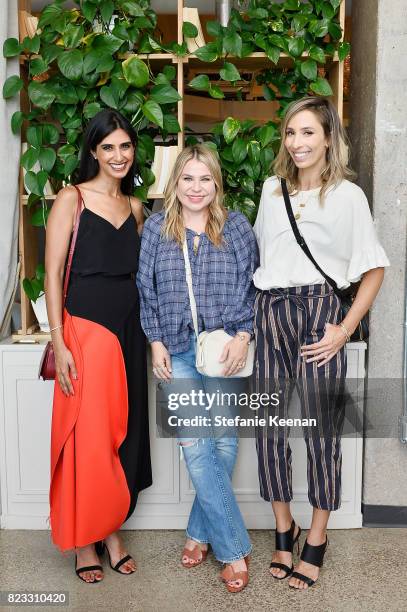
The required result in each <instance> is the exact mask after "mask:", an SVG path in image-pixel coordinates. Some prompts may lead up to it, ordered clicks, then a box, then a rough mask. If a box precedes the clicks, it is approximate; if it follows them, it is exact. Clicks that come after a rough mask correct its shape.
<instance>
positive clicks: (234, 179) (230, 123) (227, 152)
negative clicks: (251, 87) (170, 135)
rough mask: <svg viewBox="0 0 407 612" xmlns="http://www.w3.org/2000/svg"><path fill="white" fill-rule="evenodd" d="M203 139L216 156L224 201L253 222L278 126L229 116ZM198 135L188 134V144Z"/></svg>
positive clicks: (268, 169) (275, 140)
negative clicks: (223, 190)
mask: <svg viewBox="0 0 407 612" xmlns="http://www.w3.org/2000/svg"><path fill="white" fill-rule="evenodd" d="M212 132H213V135H212V136H211V138H210V139H209V140H207V141H206V142H205V144H206V145H208V146H210V147H212V148H213V149H215V150H216V151H217V153H218V156H219V161H220V164H221V168H222V175H223V182H224V187H225V205H226V207H227V208H229V209H231V210H238V211H240V212H242V213H243V214H245V215H246V216H247V218H248V219H249V220H250V222H251V223H254V221H255V218H256V212H257V205H258V202H259V200H260V195H261V189H262V185H263V181H264V180H265V179H266V178H267V177H268V176H270V166H271V163H272V161H273V159H274V157H275V153H276V151H277V148H278V143H279V133H278V126H277V124H276V123H274V122H272V121H269V122H268V123H266V124H265V125H262V126H258V125H256V122H255V121H252V120H246V121H239V120H238V119H234V118H233V117H228V118H227V119H225V121H224V122H222V123H218V124H216V125H215V126H214V127H213V130H212ZM196 141H197V139H196V137H194V136H189V137H188V139H187V143H188V144H193V143H194V142H196Z"/></svg>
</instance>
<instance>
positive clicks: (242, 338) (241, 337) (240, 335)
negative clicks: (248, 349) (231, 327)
mask: <svg viewBox="0 0 407 612" xmlns="http://www.w3.org/2000/svg"><path fill="white" fill-rule="evenodd" d="M247 333H249V332H247ZM236 336H237V337H238V338H239V340H240V341H241V342H244V341H245V339H246V338H245V337H244V335H243V334H242V333H240V334H239V332H237V333H236ZM249 345H250V338H249V340H248V341H247V346H249Z"/></svg>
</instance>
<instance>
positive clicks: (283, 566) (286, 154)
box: [254, 97, 389, 589]
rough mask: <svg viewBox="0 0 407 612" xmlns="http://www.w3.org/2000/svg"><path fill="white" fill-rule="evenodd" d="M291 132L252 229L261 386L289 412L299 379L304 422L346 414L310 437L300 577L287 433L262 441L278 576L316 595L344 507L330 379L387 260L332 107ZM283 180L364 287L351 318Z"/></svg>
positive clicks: (304, 111)
mask: <svg viewBox="0 0 407 612" xmlns="http://www.w3.org/2000/svg"><path fill="white" fill-rule="evenodd" d="M281 131H282V143H281V148H280V151H279V153H278V155H277V157H276V160H275V163H274V172H275V175H276V176H272V177H270V178H269V179H267V180H266V181H265V183H264V186H263V192H262V197H261V202H260V207H259V212H258V216H257V220H256V223H255V226H254V231H255V234H256V237H257V240H258V244H259V249H260V267H259V268H258V269H257V270H256V272H255V275H254V283H255V285H256V287H257V289H258V293H257V297H256V305H255V337H256V345H257V356H256V359H255V372H254V376H255V380H256V384H257V385H258V386H259V387H262V389H263V390H264V388H265V387H267V385H268V387H267V388H269V386H270V382H271V381H277V382H275V384H278V385H279V391H280V397H281V400H280V407H279V410H280V412H281V414H283V413H284V411H286V410H287V406H288V403H289V399H290V393H291V391H290V385H289V382H292V381H294V384H295V386H296V388H297V390H298V394H299V397H300V402H301V410H302V416H307V417H317V418H318V419H319V425H320V424H321V423H322V427H323V428H324V426H325V424H326V423H325V424H324V420H325V421H326V422H328V421H329V423H330V424H331V421H330V419H332V415H336V416H335V418H338V422H337V423H336V425H337V426H338V427H337V430H336V434H335V433H333V434H332V433H331V434H330V435H327V434H326V433H325V435H324V436H322V437H319V435H318V437H316V436H313V435H311V436H308V435H307V434H304V437H305V442H306V445H307V459H308V497H309V501H310V503H311V505H312V506H313V517H312V524H311V528H310V530H309V532H308V534H307V538H306V540H305V543H304V547H303V550H302V553H301V558H300V561H299V563H298V564H297V565H296V567H295V571H294V566H293V561H292V552H293V549H294V544H295V543H297V546H298V549H299V537H300V534H301V529H300V527H299V526H298V525H296V524H295V522H294V520H293V517H292V515H291V510H290V501H291V499H292V484H291V450H290V446H289V443H288V431H287V429H286V430H284V431H283V432H282V431H281V428H279V430H277V429H276V428H273V427H265V428H263V429H262V430H258V432H257V440H256V442H257V451H258V459H259V478H260V492H261V495H262V497H263V498H264V499H265V500H267V501H271V503H272V508H273V511H274V514H275V518H276V550H275V552H274V554H273V557H272V562H271V565H270V573H271V575H272V576H273V577H274V578H277V579H279V580H281V579H284V578H287V577H288V578H289V585H290V586H291V587H294V588H297V589H306V588H308V587H309V586H312V585H313V584H314V583H315V581H316V580H317V578H318V576H319V571H320V567H321V566H322V561H323V556H324V553H325V550H326V546H327V543H328V540H327V535H326V529H327V524H328V519H329V515H330V512H331V511H332V510H336V509H337V508H338V507H339V506H340V489H341V448H340V434H339V432H340V419H341V409H339V411H338V402H340V394H338V393H336V394H335V393H332V386H330V383H332V382H333V384H334V386H335V385H336V387H334V388H335V389H337V390H338V389H341V388H342V387H341V384H343V381H344V378H345V375H346V354H345V344H346V342H347V340H348V339H349V338H350V336H351V335H352V333H353V332H354V330H355V329H356V328H357V326H358V324H359V322H360V321H361V319H362V317H363V316H364V315H365V314H366V313H367V311H368V310H369V308H370V307H371V305H372V303H373V301H374V299H375V297H376V295H377V293H378V291H379V289H380V286H381V284H382V281H383V275H384V267H385V266H387V265H389V262H388V259H387V257H386V254H385V252H384V250H383V248H382V247H381V245H380V244H379V242H378V239H377V237H376V233H375V229H374V226H373V221H372V217H371V214H370V210H369V205H368V203H367V200H366V197H365V195H364V193H363V191H362V190H361V189H360V188H359V187H358V186H357V185H355V184H354V183H352V182H351V181H350V179H352V178H353V173H352V171H351V170H350V169H349V167H348V147H347V140H346V135H345V132H344V130H343V128H342V126H341V123H340V120H339V117H338V114H337V112H336V110H335V108H334V107H333V105H332V104H331V103H330V102H329V101H328V100H326V99H324V98H320V97H307V98H303V99H301V100H298V101H296V102H293V103H292V104H291V105H290V106H289V107H288V108H287V110H286V113H285V117H284V119H283V121H282V126H281ZM281 179H285V180H286V183H287V187H288V192H289V194H290V200H291V206H292V209H293V213H294V217H295V219H296V222H297V226H298V229H299V231H300V232H301V234H302V236H303V238H304V239H305V241H306V243H307V245H308V247H309V249H310V251H311V253H312V255H313V257H314V259H315V260H316V262H317V263H318V265H319V267H320V268H321V269H322V270H323V271H324V273H325V274H326V275H328V276H329V277H330V278H331V279H333V280H334V281H335V282H336V284H337V286H338V288H339V289H344V288H346V287H348V286H349V284H350V283H352V282H356V281H359V280H361V283H360V286H359V289H358V291H357V295H356V297H355V300H354V302H353V305H352V307H351V309H350V310H349V311H348V313H347V315H346V317H345V318H344V319H343V320H342V315H341V305H340V300H339V298H338V297H337V295H336V294H335V293H334V291H333V289H332V287H331V286H330V285H329V284H328V283H327V282H326V280H325V278H324V277H323V276H322V275H321V274H320V272H319V271H318V270H317V268H316V267H315V265H314V264H313V263H312V262H311V261H310V259H308V257H307V256H306V255H305V253H304V252H303V250H302V249H301V247H300V246H299V245H298V243H297V241H296V239H295V236H294V233H293V230H292V227H291V225H290V222H289V219H288V216H287V211H286V208H285V204H284V199H283V195H282V190H281V184H280V180H281ZM291 389H292V386H291ZM321 389H325V393H321ZM327 389H329V392H327V391H326V390H327ZM338 398H339V399H338ZM274 412H275V411H274ZM338 415H339V417H338ZM334 429H335V428H334Z"/></svg>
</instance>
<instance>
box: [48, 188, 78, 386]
mask: <svg viewBox="0 0 407 612" xmlns="http://www.w3.org/2000/svg"><path fill="white" fill-rule="evenodd" d="M74 187H75V189H76V191H77V192H78V205H77V208H76V218H75V226H74V229H73V233H72V240H71V246H70V248H69V255H68V262H67V265H66V271H65V279H64V292H63V301H62V312H63V311H64V308H65V301H66V295H67V293H68V285H69V277H70V275H71V267H72V259H73V254H74V251H75V244H76V238H77V236H78V229H79V220H80V216H81V210H82V196H81V192H80V191H79V188H78V187H77V186H76V185H74ZM38 378H42V379H43V380H55V354H54V347H53V344H52V341H50V342H47V345H46V347H45V349H44V352H43V354H42V358H41V363H40V367H39V370H38Z"/></svg>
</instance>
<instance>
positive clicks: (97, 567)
mask: <svg viewBox="0 0 407 612" xmlns="http://www.w3.org/2000/svg"><path fill="white" fill-rule="evenodd" d="M77 560H78V559H77V556H76V555H75V573H76V575H77V576H78V578H80V579H81V580H82V581H83V582H86V584H95V582H102V580H103V578H100V580H98V579H97V578H94V579H93V580H85V578H82V576H81V574H83V572H91V571H92V570H99V571H100V572H103V567H102V566H101V565H87V566H85V567H78V569H76V563H77Z"/></svg>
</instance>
